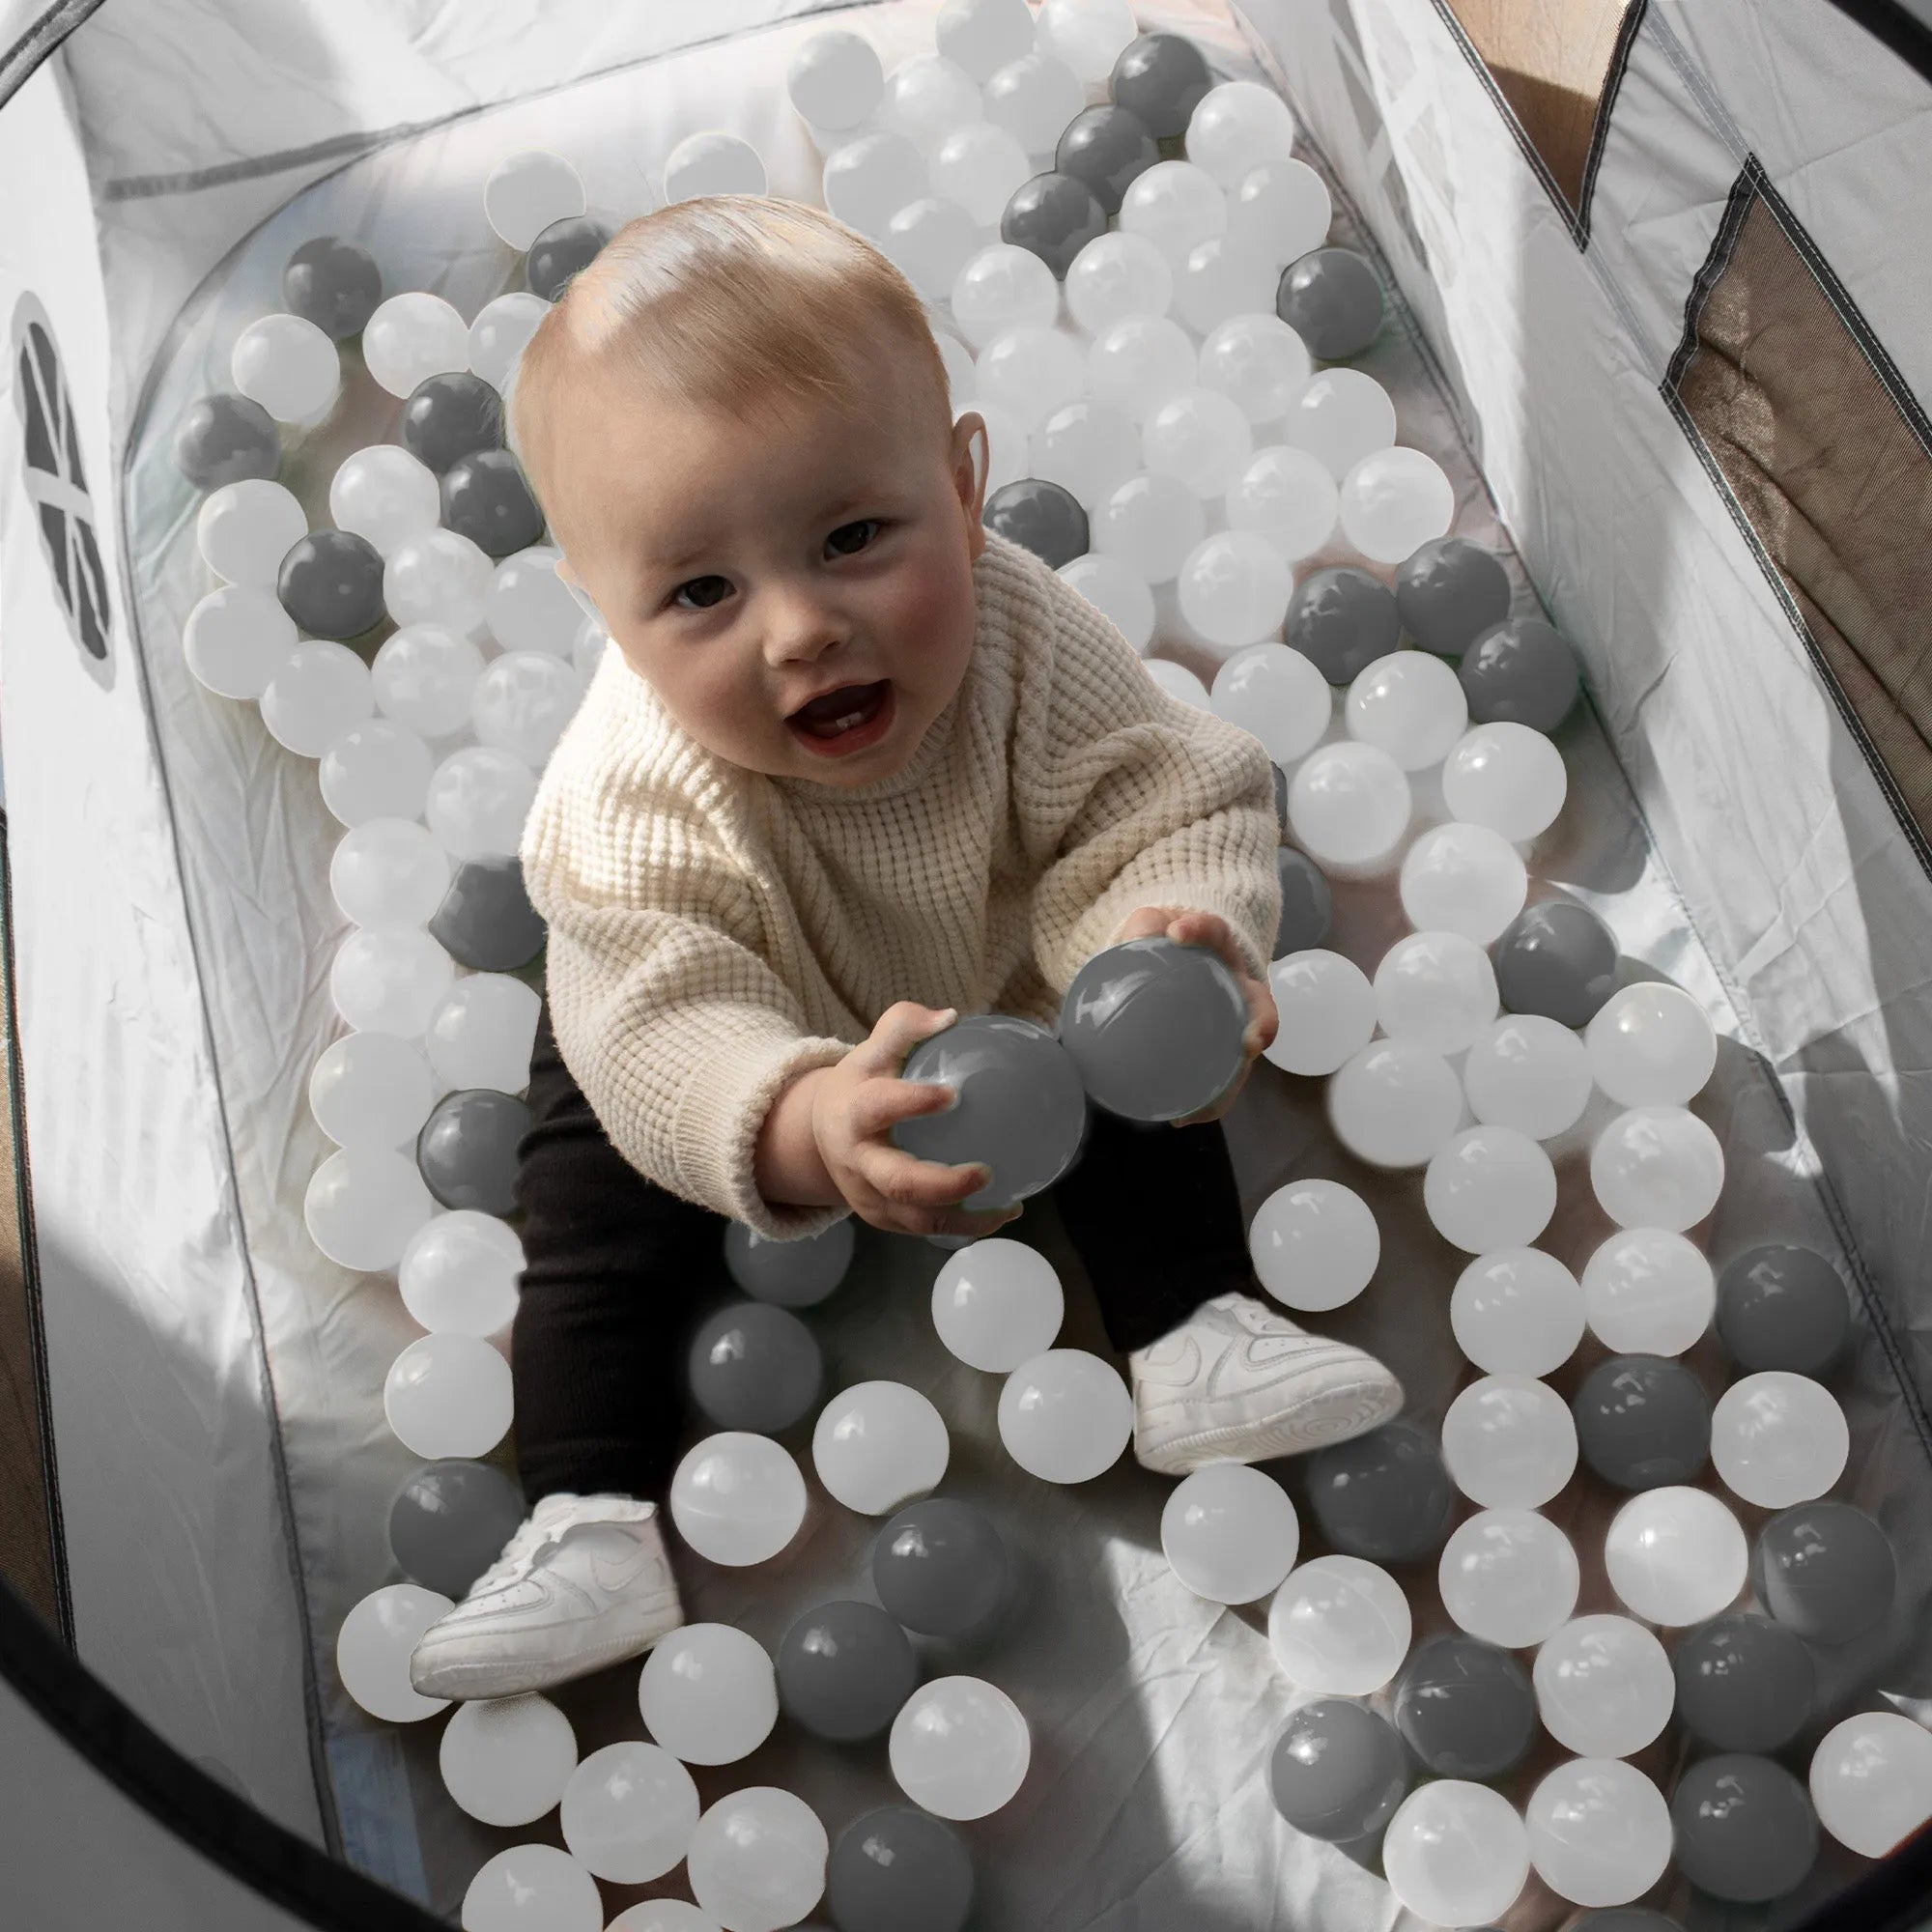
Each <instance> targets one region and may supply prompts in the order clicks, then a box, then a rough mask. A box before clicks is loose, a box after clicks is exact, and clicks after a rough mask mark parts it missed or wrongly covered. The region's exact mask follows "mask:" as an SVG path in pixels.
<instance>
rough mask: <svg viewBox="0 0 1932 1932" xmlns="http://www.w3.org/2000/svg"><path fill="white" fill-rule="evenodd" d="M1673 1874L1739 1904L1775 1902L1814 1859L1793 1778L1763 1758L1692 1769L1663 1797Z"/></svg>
mask: <svg viewBox="0 0 1932 1932" xmlns="http://www.w3.org/2000/svg"><path fill="white" fill-rule="evenodd" d="M1670 1822H1671V1825H1672V1827H1673V1829H1674V1831H1675V1833H1676V1848H1675V1857H1676V1860H1677V1868H1678V1870H1679V1871H1681V1872H1682V1873H1683V1874H1684V1876H1685V1877H1686V1878H1688V1879H1689V1880H1690V1883H1691V1884H1692V1885H1694V1886H1695V1887H1696V1888H1697V1889H1699V1890H1700V1891H1708V1892H1710V1893H1711V1894H1712V1896H1713V1897H1716V1898H1722V1899H1728V1900H1730V1901H1732V1902H1733V1903H1736V1904H1740V1905H1760V1904H1762V1903H1763V1902H1764V1901H1765V1900H1766V1899H1771V1898H1781V1897H1783V1895H1784V1894H1785V1893H1786V1892H1788V1891H1791V1890H1794V1889H1796V1888H1797V1887H1798V1886H1799V1885H1801V1884H1802V1883H1803V1882H1804V1875H1805V1874H1806V1873H1807V1872H1808V1871H1809V1870H1810V1869H1811V1866H1812V1862H1813V1861H1815V1860H1816V1858H1817V1856H1818V1819H1817V1814H1816V1813H1815V1812H1813V1810H1812V1809H1811V1799H1810V1795H1809V1793H1807V1792H1806V1791H1805V1789H1804V1786H1803V1785H1802V1784H1800V1783H1799V1781H1798V1780H1797V1778H1795V1777H1793V1776H1792V1775H1791V1774H1790V1773H1789V1772H1788V1771H1786V1770H1785V1768H1784V1767H1783V1766H1782V1765H1781V1764H1775V1763H1773V1761H1772V1760H1771V1759H1770V1758H1768V1757H1753V1756H1750V1755H1748V1754H1747V1753H1744V1752H1727V1753H1725V1754H1724V1755H1723V1756H1720V1757H1707V1758H1705V1759H1703V1760H1702V1761H1701V1762H1700V1763H1697V1764H1693V1765H1692V1766H1690V1769H1689V1770H1688V1771H1686V1772H1685V1773H1684V1775H1683V1776H1681V1777H1680V1778H1679V1779H1678V1780H1677V1789H1676V1790H1675V1791H1674V1792H1673V1793H1672V1794H1671V1799H1670Z"/></svg>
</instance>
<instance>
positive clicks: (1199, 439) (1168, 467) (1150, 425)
mask: <svg viewBox="0 0 1932 1932" xmlns="http://www.w3.org/2000/svg"><path fill="white" fill-rule="evenodd" d="M1141 451H1142V456H1143V459H1144V461H1145V462H1146V465H1147V467H1148V469H1151V470H1156V471H1165V472H1166V473H1167V474H1169V475H1171V476H1179V478H1180V480H1181V481H1182V482H1183V483H1185V484H1186V485H1187V487H1188V488H1189V489H1190V490H1192V491H1193V492H1194V494H1195V495H1196V496H1197V497H1224V496H1226V495H1227V493H1228V491H1229V489H1230V487H1231V486H1232V485H1233V484H1234V482H1235V481H1236V478H1237V477H1238V476H1239V475H1240V473H1241V471H1242V470H1243V469H1246V468H1247V463H1248V458H1249V457H1250V456H1251V455H1253V453H1254V438H1253V436H1252V434H1251V433H1250V431H1249V429H1248V419H1247V417H1246V416H1244V415H1243V414H1242V413H1241V411H1240V407H1239V405H1237V404H1236V403H1234V402H1232V401H1230V400H1229V398H1228V397H1226V396H1224V395H1221V394H1220V393H1219V392H1218V391H1216V390H1213V389H1203V388H1198V387H1197V388H1191V389H1181V390H1179V391H1177V392H1176V393H1175V394H1174V395H1172V396H1170V397H1168V399H1167V400H1166V401H1165V402H1164V403H1160V404H1158V405H1157V406H1156V407H1155V408H1154V409H1152V410H1151V411H1150V412H1149V413H1148V418H1147V421H1146V422H1145V423H1144V424H1143V425H1142V427H1141ZM1234 534H1236V535H1237V536H1238V535H1239V534H1240V533H1239V532H1235V533H1234ZM1256 541H1258V542H1259V541H1260V540H1259V539H1257V540H1256ZM1271 561H1272V562H1274V563H1276V564H1280V563H1281V559H1280V557H1278V556H1276V557H1273V558H1272V559H1271ZM1283 575H1284V576H1286V567H1285V566H1284V568H1283ZM1289 588H1291V589H1292V588H1293V584H1292V583H1291V584H1290V585H1289ZM1281 603H1282V609H1283V610H1284V611H1286V610H1287V609H1288V596H1287V592H1286V591H1284V592H1283V595H1282V600H1281ZM1276 621H1277V622H1279V621H1280V620H1279V619H1277V620H1276Z"/></svg>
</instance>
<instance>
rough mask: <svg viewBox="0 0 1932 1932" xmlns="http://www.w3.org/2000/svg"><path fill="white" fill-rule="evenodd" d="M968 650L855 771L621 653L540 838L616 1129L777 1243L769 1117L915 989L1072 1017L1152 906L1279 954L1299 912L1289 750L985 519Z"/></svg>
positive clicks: (961, 1002)
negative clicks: (813, 770)
mask: <svg viewBox="0 0 1932 1932" xmlns="http://www.w3.org/2000/svg"><path fill="white" fill-rule="evenodd" d="M973 575H974V581H975V586H976V591H977V598H978V608H979V621H978V627H977V630H976V633H975V639H974V646H973V654H972V657H971V658H970V660H969V661H968V664H967V668H966V674H965V676H964V677H963V678H962V680H961V682H960V686H959V689H958V691H957V692H956V693H955V694H954V696H953V698H952V702H951V703H950V704H949V705H948V706H947V707H946V709H945V710H944V711H942V712H941V713H940V715H939V717H938V718H937V719H936V720H934V722H933V724H932V725H931V727H930V728H929V729H928V730H927V732H926V734H925V736H924V738H923V739H922V740H921V742H920V744H919V746H918V747H917V748H916V749H915V751H914V753H913V755H912V758H911V760H910V762H909V763H908V764H907V765H906V766H905V767H904V769H902V770H901V771H899V772H898V773H896V774H895V775H894V776H892V777H890V778H885V779H879V780H875V781H873V782H871V783H870V784H865V785H859V786H854V787H852V788H850V789H837V788H834V787H832V786H829V785H823V784H818V783H816V782H814V781H810V780H807V779H790V778H771V777H768V776H766V775H765V774H763V773H759V772H753V771H748V770H746V769H745V768H744V767H742V766H738V765H733V764H730V763H728V762H727V761H725V760H724V759H722V758H719V757H716V756H714V755H713V754H712V753H709V752H707V751H706V750H705V749H704V748H703V747H702V746H700V745H699V744H697V742H696V740H695V739H693V738H692V737H690V736H689V735H688V734H687V733H686V732H685V731H684V730H683V729H682V728H681V727H680V726H679V725H677V724H676V723H675V722H674V721H673V720H672V719H671V717H670V715H669V713H668V711H667V710H666V709H665V707H664V706H663V704H662V703H661V702H660V701H659V700H658V697H657V695H656V693H655V692H654V690H653V689H652V687H651V686H650V685H649V684H648V683H647V682H646V681H645V679H643V678H642V677H640V676H639V674H638V673H637V672H636V671H635V670H633V669H632V668H631V667H630V666H629V665H628V664H627V663H626V662H625V660H624V658H623V655H622V653H621V652H619V651H617V650H615V649H609V650H607V651H606V652H605V654H604V658H603V661H602V663H601V664H600V666H599V668H598V669H597V671H596V673H595V675H594V676H593V677H592V679H591V681H590V686H589V689H588V691H587V692H586V694H585V696H584V700H583V703H582V707H581V708H580V709H579V711H578V712H577V714H576V716H575V717H574V718H573V719H572V720H571V722H570V724H569V725H568V726H567V727H566V728H565V730H564V732H563V735H562V737H561V738H560V739H559V740H558V742H557V746H556V749H555V751H554V753H552V756H551V759H550V762H549V764H548V765H547V766H546V768H545V770H544V774H543V778H542V781H541V782H540V784H539V786H538V789H537V795H536V800H535V803H534V804H533V805H532V807H531V809H530V815H529V819H528V821H527V823H526V828H525V832H524V838H523V844H522V848H521V852H520V857H521V859H522V862H523V867H524V876H525V879H526V883H527V886H528V890H529V895H530V901H531V903H532V904H533V905H534V906H535V908H536V910H537V911H538V912H539V913H540V914H541V915H542V916H543V918H544V919H545V920H546V921H547V922H548V923H549V926H550V937H549V950H548V955H547V959H546V975H547V980H548V994H549V1000H550V1008H551V1022H552V1026H553V1027H554V1031H555V1034H556V1042H557V1047H558V1050H559V1052H560V1053H561V1054H562V1057H563V1062H564V1065H566V1066H568V1067H569V1069H570V1071H571V1073H572V1075H573V1076H574V1077H575V1079H576V1080H577V1083H578V1085H579V1086H580V1087H581V1088H582V1091H583V1094H584V1096H585V1098H587V1099H588V1100H589V1102H590V1104H591V1107H592V1108H593V1109H594V1110H595V1112H596V1114H597V1118H598V1120H599V1121H600V1122H602V1123H603V1126H604V1129H605V1132H606V1133H607V1134H608V1135H609V1136H610V1139H611V1144H612V1145H613V1146H614V1147H615V1148H616V1149H617V1150H618V1151H619V1152H620V1153H622V1154H623V1156H624V1158H625V1159H626V1160H628V1161H629V1162H630V1163H631V1164H632V1166H633V1167H635V1168H637V1169H638V1170H639V1172H640V1173H642V1174H643V1175H645V1176H646V1177H648V1178H649V1179H652V1180H654V1181H656V1182H657V1183H658V1184H659V1185H660V1186H662V1187H665V1188H667V1189H668V1190H669V1191H670V1192H671V1193H673V1194H675V1195H678V1196H679V1197H681V1198H682V1199H684V1200H687V1201H692V1202H696V1203H697V1204H699V1205H701V1206H703V1207H707V1208H713V1209H715V1210H716V1211H717V1212H719V1213H721V1214H724V1215H726V1216H728V1217H730V1218H731V1219H734V1220H737V1221H741V1222H743V1223H744V1224H745V1225H746V1226H747V1227H750V1228H752V1229H754V1230H755V1231H756V1232H757V1233H758V1234H760V1235H762V1236H766V1237H767V1238H769V1239H774V1240H789V1239H795V1238H799V1237H802V1236H810V1235H816V1234H818V1233H820V1232H821V1231H823V1230H824V1229H826V1228H829V1227H830V1226H832V1224H833V1223H834V1222H836V1221H838V1220H839V1219H841V1218H842V1217H843V1216H844V1215H846V1214H848V1213H849V1212H850V1211H851V1209H850V1208H845V1207H840V1206H833V1207H826V1208H799V1207H775V1206H773V1205H772V1204H770V1203H769V1202H766V1201H764V1200H762V1199H761V1198H760V1196H759V1194H758V1192H757V1188H756V1185H755V1182H754V1179H753V1151H754V1149H755V1147H756V1143H757V1136H758V1130H759V1128H760V1126H761V1125H762V1124H763V1122H764V1118H765V1115H766V1113H767V1112H768V1111H769V1109H770V1107H771V1105H772V1103H773V1101H774V1100H776V1099H777V1097H778V1095H779V1094H780V1092H781V1090H782V1089H783V1088H784V1087H785V1086H786V1085H787V1083H789V1082H790V1081H791V1080H792V1079H793V1078H794V1076H796V1075H798V1074H800V1073H803V1072H805V1071H806V1070H807V1069H808V1068H810V1067H814V1066H825V1065H831V1064H833V1063H834V1062H836V1061H838V1060H839V1059H842V1058H843V1056H844V1055H845V1054H846V1053H847V1052H848V1051H849V1050H850V1049H851V1048H852V1047H854V1046H856V1045H858V1044H859V1043H860V1042H861V1041H863V1040H864V1039H866V1038H867V1036H868V1035H869V1034H870V1033H871V1031H872V1028H873V1026H874V1025H875V1024H876V1022H877V1020H878V1018H879V1015H880V1014H881V1013H883V1012H884V1011H885V1010H886V1009H887V1008H888V1007H890V1006H892V1005H893V1004H894V1003H895V1001H898V1000H916V1001H918V1002H919V1003H920V1004H921V1005H922V1006H927V1007H935V1008H946V1007H957V1008H958V1009H959V1011H960V1013H961V1015H962V1016H963V1015H967V1014H972V1013H982V1012H1002V1013H1010V1014H1014V1015H1016V1016H1018V1017H1020V1018H1023V1019H1029V1020H1033V1021H1035V1022H1036V1023H1037V1024H1038V1025H1040V1026H1042V1027H1045V1028H1047V1029H1048V1030H1049V1031H1052V1030H1053V1029H1054V1028H1055V1027H1056V1025H1057V1023H1058V1021H1059V1017H1060V1007H1061V1001H1062V999H1063V998H1064V996H1065V990H1066V987H1067V984H1068V982H1069V981H1070V980H1072V978H1073V976H1074V974H1075V973H1076V972H1077V971H1078V970H1079V968H1080V966H1081V965H1082V964H1083V962H1085V961H1086V960H1087V959H1088V958H1090V957H1091V956H1092V955H1093V954H1094V952H1099V951H1100V950H1101V949H1102V948H1103V947H1104V946H1105V945H1106V944H1107V942H1108V940H1109V939H1110V938H1111V937H1112V935H1113V934H1114V932H1115V930H1116V929H1117V928H1118V927H1119V926H1120V924H1121V923H1122V921H1123V920H1125V919H1126V918H1127V916H1128V915H1129V914H1130V913H1132V912H1133V910H1134V909H1135V907H1137V906H1142V905H1161V906H1174V907H1176V908H1178V909H1190V908H1191V909H1194V910H1199V911H1205V912H1213V913H1218V914H1220V916H1221V917H1222V918H1223V919H1225V920H1226V921H1227V922H1228V924H1229V926H1230V927H1231V928H1232V930H1233V931H1234V933H1235V935H1236V939H1237V941H1238V943H1239V945H1240V947H1241V950H1242V952H1244V953H1245V955H1246V956H1247V961H1248V970H1249V971H1250V972H1251V973H1253V974H1254V975H1255V977H1256V978H1257V979H1264V978H1265V976H1266V971H1267V964H1268V961H1269V960H1270V959H1271V957H1272V956H1273V950H1274V936H1275V929H1276V925H1277V923H1278V921H1279V920H1280V917H1281V882H1280V879H1279V877H1278V875H1277V873H1276V871H1275V850H1276V846H1277V844H1278V842H1279V831H1278V827H1277V823H1276V819H1275V810H1274V781H1273V773H1272V769H1271V767H1270V765H1269V762H1268V756H1267V753H1266V750H1265V749H1264V746H1263V745H1262V742H1261V740H1260V739H1258V738H1256V737H1255V736H1254V735H1253V734H1252V733H1251V732H1248V731H1244V730H1242V729H1240V728H1239V727H1238V726H1236V725H1231V724H1229V723H1228V722H1227V721H1226V720H1225V719H1222V718H1219V717H1216V716H1215V715H1213V714H1212V713H1210V712H1207V711H1203V710H1201V709H1200V708H1199V707H1197V706H1195V705H1191V704H1187V703H1184V702H1183V701H1182V700H1181V699H1179V698H1177V697H1174V696H1170V695H1169V694H1168V693H1166V692H1165V691H1163V690H1162V689H1161V688H1160V686H1159V685H1157V684H1156V683H1155V682H1154V680H1153V679H1152V678H1151V676H1150V675H1149V674H1148V671H1147V668H1146V667H1145V665H1144V664H1143V663H1142V662H1141V659H1140V657H1139V656H1138V655H1137V654H1136V652H1135V650H1134V648H1133V646H1132V645H1131V644H1129V643H1128V642H1127V640H1126V639H1125V638H1124V637H1123V636H1122V634H1121V632H1120V630H1119V629H1118V628H1117V627H1116V626H1115V625H1114V624H1113V623H1112V622H1110V621H1109V620H1108V619H1107V618H1106V617H1104V616H1102V615H1101V613H1100V612H1099V611H1097V610H1095V609H1094V606H1093V605H1092V604H1090V603H1089V602H1088V601H1087V600H1086V598H1084V597H1083V596H1081V594H1080V593H1079V592H1078V591H1076V590H1075V589H1073V588H1072V586H1071V585H1069V584H1068V583H1066V582H1065V580H1064V579H1062V578H1061V577H1059V576H1058V575H1057V574H1056V573H1055V572H1054V571H1052V570H1050V569H1049V568H1048V567H1047V566H1046V564H1045V563H1044V562H1042V561H1041V560H1040V559H1039V558H1038V557H1037V556H1036V555H1035V554H1033V553H1032V552H1031V551H1028V550H1025V549H1023V548H1022V547H1021V546H1020V545H1018V544H1015V543H1012V542H1010V541H1009V539H1007V538H1005V537H1003V536H1000V535H999V534H998V533H997V532H995V531H991V530H989V531H988V532H987V534H986V547H985V552H984V554H982V555H981V556H980V559H979V561H978V562H977V563H976V564H975V565H974V570H973Z"/></svg>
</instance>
